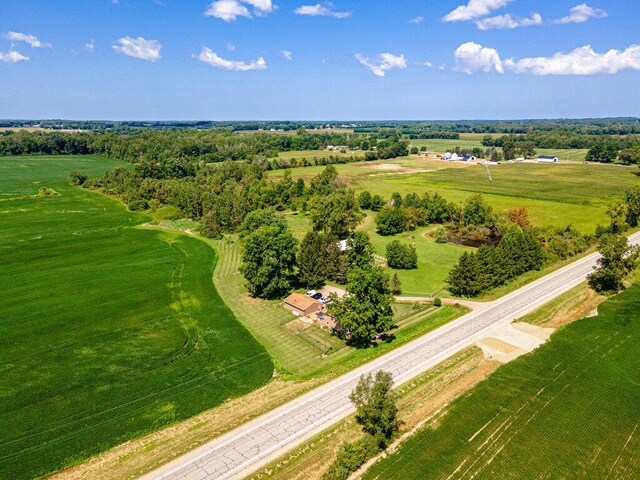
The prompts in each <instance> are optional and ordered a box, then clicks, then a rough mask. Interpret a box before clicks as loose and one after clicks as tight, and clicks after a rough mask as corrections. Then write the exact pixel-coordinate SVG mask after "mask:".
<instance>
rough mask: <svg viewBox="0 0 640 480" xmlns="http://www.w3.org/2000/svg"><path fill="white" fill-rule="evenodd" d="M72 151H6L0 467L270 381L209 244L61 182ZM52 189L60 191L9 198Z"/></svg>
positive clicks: (40, 458)
mask: <svg viewBox="0 0 640 480" xmlns="http://www.w3.org/2000/svg"><path fill="white" fill-rule="evenodd" d="M115 166H117V164H116V163H115V162H111V161H108V160H103V159H96V158H76V157H35V158H0V198H2V199H3V200H2V201H0V251H1V257H0V258H1V264H2V268H0V291H2V295H1V296H0V425H2V429H0V478H5V479H23V478H24V479H27V478H34V477H40V476H43V475H46V474H48V473H51V472H53V471H56V470H59V469H61V468H64V467H66V466H69V465H72V464H74V463H78V462H80V461H82V460H83V459H85V458H87V457H89V456H91V455H93V454H95V453H97V452H99V451H102V450H105V449H107V448H109V447H110V446H112V445H115V444H117V443H121V442H123V441H126V440H128V439H130V438H132V437H136V436H138V435H142V434H144V433H145V432H148V431H151V430H155V429H158V428H161V427H162V426H164V425H167V424H169V423H172V422H174V421H177V420H180V419H183V418H186V417H189V416H191V415H194V414H196V413H198V412H201V411H203V410H205V409H208V408H210V407H212V406H215V405H217V404H219V403H221V402H223V401H224V400H225V399H227V398H230V397H235V396H238V395H241V394H244V393H246V392H249V391H251V390H253V389H255V388H257V387H258V386H260V385H262V384H264V383H265V382H267V381H268V380H269V378H270V377H271V374H272V369H273V365H272V362H271V359H270V358H269V355H268V353H267V352H266V351H265V349H264V348H263V347H262V346H261V345H260V344H259V343H258V342H257V341H256V340H255V339H254V338H253V337H252V336H251V335H250V334H249V333H248V332H247V330H245V329H244V327H243V326H242V325H241V324H240V323H239V322H238V321H237V320H236V318H235V317H234V315H233V314H232V312H231V311H230V310H229V309H228V308H227V307H226V305H225V304H224V303H223V301H222V299H221V298H220V296H219V294H218V292H217V291H216V289H215V287H214V285H213V282H212V277H213V269H214V266H215V263H216V260H217V259H216V254H215V251H214V250H213V249H212V248H211V247H210V246H208V245H207V244H206V243H204V242H202V241H200V240H197V239H194V238H189V237H187V236H184V235H179V234H176V233H170V232H161V231H157V230H150V229H143V228H137V227H136V225H138V224H140V223H142V222H144V221H146V220H147V217H145V216H144V215H139V214H133V213H131V212H128V211H127V210H126V208H125V207H124V206H122V205H121V204H120V203H118V202H116V201H113V200H111V199H108V198H106V197H104V196H102V195H100V194H98V193H94V192H89V191H85V190H82V189H81V188H78V187H71V186H69V185H67V174H68V172H69V171H70V170H72V169H78V170H82V171H85V172H87V173H88V174H90V175H93V176H96V175H99V174H101V173H102V172H104V171H105V170H108V169H112V168H114V167H115ZM39 187H48V188H52V189H54V190H55V191H57V192H58V193H59V194H60V196H53V197H46V198H31V199H29V198H28V199H23V200H10V199H11V198H12V197H17V196H24V195H32V194H34V193H36V192H37V190H38V188H39Z"/></svg>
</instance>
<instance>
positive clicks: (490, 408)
mask: <svg viewBox="0 0 640 480" xmlns="http://www.w3.org/2000/svg"><path fill="white" fill-rule="evenodd" d="M599 311H600V314H599V316H597V317H593V318H587V319H583V320H579V321H577V322H575V323H573V324H570V325H569V326H567V327H565V328H563V329H561V330H560V331H558V333H556V334H555V335H554V336H553V337H552V339H551V341H550V342H549V343H547V344H545V345H543V346H542V347H540V348H539V349H538V350H536V351H535V352H533V353H532V354H530V355H527V356H525V357H521V358H519V359H517V360H515V361H513V362H512V363H510V364H507V365H504V366H502V367H501V368H500V369H499V370H497V371H496V372H495V373H494V374H493V375H492V376H491V377H489V378H488V379H487V380H486V381H484V382H483V383H481V384H480V385H478V386H477V387H475V388H474V389H473V390H471V391H470V392H468V393H467V394H466V395H465V396H463V397H461V398H460V399H459V400H457V401H455V402H454V403H453V404H452V405H451V406H450V407H449V408H448V409H447V411H446V412H445V413H444V414H443V415H442V416H440V417H439V418H437V419H436V420H434V421H433V422H432V424H430V425H428V426H427V427H426V428H424V429H423V430H421V431H419V432H418V433H417V434H416V435H415V436H413V437H411V438H410V439H409V440H407V441H406V442H405V443H404V444H403V445H401V446H400V448H399V449H398V450H397V451H396V452H395V453H393V454H390V455H389V456H388V457H387V458H385V459H383V460H381V461H380V462H379V463H377V464H375V465H374V466H373V467H372V468H371V469H370V470H369V471H368V472H367V474H366V475H365V478H368V479H374V478H375V479H396V478H420V479H425V480H426V479H445V478H446V479H451V480H456V479H467V478H476V479H495V478H522V479H531V480H534V479H542V478H616V479H637V478H640V408H639V405H640V403H639V402H640V383H639V382H638V372H640V284H637V283H636V284H635V285H634V286H632V287H631V288H629V289H628V290H627V291H626V292H624V293H622V294H620V295H618V296H616V297H613V298H612V299H609V300H608V301H607V302H605V303H604V304H602V305H601V306H600V308H599Z"/></svg>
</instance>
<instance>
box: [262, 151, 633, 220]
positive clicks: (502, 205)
mask: <svg viewBox="0 0 640 480" xmlns="http://www.w3.org/2000/svg"><path fill="white" fill-rule="evenodd" d="M381 166H382V168H381ZM390 166H394V168H396V170H391V169H390ZM387 167H389V168H387ZM323 168H324V167H307V168H296V169H294V170H293V176H294V178H297V177H302V178H305V179H307V180H309V179H311V178H312V177H313V176H314V175H316V174H317V173H318V172H320V171H322V169H323ZM336 168H337V169H338V172H339V174H340V175H341V176H343V177H344V178H346V179H348V180H349V182H350V184H351V186H352V187H353V188H355V189H356V191H362V190H369V191H370V192H372V193H378V194H380V195H382V196H383V197H385V198H389V197H390V196H391V194H392V193H394V192H400V193H402V194H403V195H404V194H406V193H410V192H415V193H418V194H422V193H424V192H425V191H432V192H433V191H437V192H440V193H441V194H442V195H444V196H445V197H446V198H447V199H448V200H451V201H454V202H462V201H464V200H465V199H466V198H468V197H469V196H470V195H471V194H473V193H475V192H479V193H482V194H483V195H484V196H485V198H486V199H487V201H489V202H490V203H491V204H492V206H493V207H494V209H495V210H496V211H498V212H502V211H506V210H508V209H510V208H514V207H520V206H524V207H526V208H527V209H528V210H529V215H530V217H531V219H532V221H533V222H534V224H536V225H539V226H546V225H549V226H554V227H564V226H566V225H568V224H572V225H574V226H575V227H576V228H578V229H580V230H582V231H583V232H585V233H593V232H594V231H595V228H596V226H597V225H598V224H605V223H606V222H607V217H606V214H605V211H606V208H607V206H608V205H609V204H610V203H611V202H613V201H614V200H615V199H616V198H622V197H623V195H624V192H625V190H626V189H627V188H629V187H632V186H636V185H638V182H639V180H640V179H639V176H638V169H637V168H630V167H621V166H617V165H594V164H589V165H583V164H579V163H570V164H556V165H547V164H535V163H505V164H502V165H499V166H495V167H491V175H492V178H493V182H489V180H488V178H487V174H486V171H485V169H484V168H483V167H481V166H477V165H468V166H466V165H460V164H455V165H452V164H449V163H448V162H443V161H434V160H425V159H424V158H419V157H417V156H416V157H403V158H398V159H393V160H385V161H379V162H366V163H353V164H348V165H337V166H336ZM282 172H283V171H281V170H278V171H275V172H271V175H273V176H279V175H283V173H282Z"/></svg>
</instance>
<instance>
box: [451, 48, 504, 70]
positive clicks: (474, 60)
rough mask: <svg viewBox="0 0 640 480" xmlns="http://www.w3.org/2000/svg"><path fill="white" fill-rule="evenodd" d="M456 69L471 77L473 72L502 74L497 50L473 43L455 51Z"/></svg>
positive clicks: (502, 68)
mask: <svg viewBox="0 0 640 480" xmlns="http://www.w3.org/2000/svg"><path fill="white" fill-rule="evenodd" d="M454 55H455V58H456V67H457V68H458V70H461V71H462V72H464V73H467V74H469V75H471V74H472V73H475V72H479V71H482V72H486V73H489V72H492V71H494V70H495V71H496V72H498V73H503V72H504V67H503V65H502V60H501V59H500V54H499V53H498V51H497V50H495V49H493V48H487V47H483V46H482V45H479V44H477V43H475V42H467V43H463V44H462V45H460V46H459V47H458V48H457V49H456V51H455V54H454Z"/></svg>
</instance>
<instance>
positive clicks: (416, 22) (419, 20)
mask: <svg viewBox="0 0 640 480" xmlns="http://www.w3.org/2000/svg"><path fill="white" fill-rule="evenodd" d="M422 22H424V17H413V18H412V19H411V20H409V23H413V24H414V25H420V24H421V23H422Z"/></svg>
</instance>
